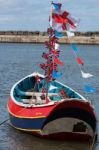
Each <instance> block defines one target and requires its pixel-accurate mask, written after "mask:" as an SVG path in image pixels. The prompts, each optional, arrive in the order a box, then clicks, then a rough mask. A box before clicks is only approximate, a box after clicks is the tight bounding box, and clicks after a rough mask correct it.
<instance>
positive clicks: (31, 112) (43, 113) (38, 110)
mask: <svg viewBox="0 0 99 150" xmlns="http://www.w3.org/2000/svg"><path fill="white" fill-rule="evenodd" d="M69 107H70V108H80V109H83V110H86V111H88V112H89V113H90V114H92V115H93V116H94V117H95V116H96V115H95V114H94V110H93V108H92V107H91V105H90V104H89V103H86V102H82V101H76V100H70V101H64V102H59V103H57V104H55V105H51V106H46V107H32V108H24V107H22V106H19V105H17V104H15V103H14V102H13V100H12V99H11V98H9V100H8V110H9V112H10V113H11V114H13V115H15V116H17V117H21V118H22V117H27V118H28V117H29V118H33V117H47V116H48V115H49V114H50V113H51V112H53V111H55V110H56V109H62V108H69ZM95 118H96V117H95Z"/></svg>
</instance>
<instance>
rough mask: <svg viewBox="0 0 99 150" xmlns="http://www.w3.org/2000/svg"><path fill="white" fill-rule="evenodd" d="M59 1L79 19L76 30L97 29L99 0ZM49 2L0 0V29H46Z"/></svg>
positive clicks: (48, 0) (46, 0) (98, 24)
mask: <svg viewBox="0 0 99 150" xmlns="http://www.w3.org/2000/svg"><path fill="white" fill-rule="evenodd" d="M53 1H54V2H56V1H58V2H59V0H53ZM60 1H61V2H62V3H63V10H67V11H69V12H70V13H71V14H72V15H73V16H75V17H77V18H79V19H80V20H81V21H80V25H79V28H78V31H99V0H60ZM50 2H51V0H0V30H29V31H35V30H36V31H37V30H38V31H46V29H47V27H48V17H49V13H50Z"/></svg>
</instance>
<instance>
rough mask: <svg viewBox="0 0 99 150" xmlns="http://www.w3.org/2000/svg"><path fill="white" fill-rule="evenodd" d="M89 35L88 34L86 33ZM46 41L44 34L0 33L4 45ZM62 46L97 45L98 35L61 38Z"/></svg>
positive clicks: (77, 35) (0, 40)
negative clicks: (70, 44)
mask: <svg viewBox="0 0 99 150" xmlns="http://www.w3.org/2000/svg"><path fill="white" fill-rule="evenodd" d="M88 33H90V32H88ZM47 40H48V36H47V34H46V33H45V32H42V33H41V32H22V31H19V32H17V31H13V32H0V42H1V43H2V42H6V43H44V42H45V41H47ZM59 41H60V43H62V44H69V43H77V44H99V35H98V32H97V34H95V33H94V34H92V32H91V33H90V34H86V33H84V34H82V33H80V34H77V33H76V36H74V37H71V38H70V39H68V38H67V36H66V35H65V36H63V37H62V38H61V39H60V40H59Z"/></svg>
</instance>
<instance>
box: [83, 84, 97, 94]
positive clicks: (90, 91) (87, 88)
mask: <svg viewBox="0 0 99 150" xmlns="http://www.w3.org/2000/svg"><path fill="white" fill-rule="evenodd" d="M84 91H85V92H87V93H93V92H96V89H95V88H93V87H91V86H89V85H85V87H84Z"/></svg>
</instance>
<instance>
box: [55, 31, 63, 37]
mask: <svg viewBox="0 0 99 150" xmlns="http://www.w3.org/2000/svg"><path fill="white" fill-rule="evenodd" d="M63 36H64V34H63V33H60V32H57V31H55V37H57V38H62V37H63Z"/></svg>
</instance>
